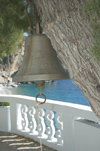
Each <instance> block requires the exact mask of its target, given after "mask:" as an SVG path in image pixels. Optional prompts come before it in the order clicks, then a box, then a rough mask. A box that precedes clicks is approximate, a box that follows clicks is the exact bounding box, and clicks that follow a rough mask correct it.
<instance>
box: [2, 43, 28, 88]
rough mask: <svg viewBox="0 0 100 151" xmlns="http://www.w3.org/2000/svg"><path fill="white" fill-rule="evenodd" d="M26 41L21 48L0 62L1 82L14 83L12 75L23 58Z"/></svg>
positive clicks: (5, 83) (3, 83)
mask: <svg viewBox="0 0 100 151" xmlns="http://www.w3.org/2000/svg"><path fill="white" fill-rule="evenodd" d="M24 43H25V42H23V44H22V46H21V48H20V49H19V50H18V51H17V52H16V53H14V54H12V55H9V56H7V57H5V58H4V59H2V60H1V61H2V63H1V64H0V84H2V85H4V86H6V85H12V84H13V83H12V75H13V74H14V73H15V72H16V71H17V70H18V68H19V67H20V65H21V62H22V60H23V55H24Z"/></svg>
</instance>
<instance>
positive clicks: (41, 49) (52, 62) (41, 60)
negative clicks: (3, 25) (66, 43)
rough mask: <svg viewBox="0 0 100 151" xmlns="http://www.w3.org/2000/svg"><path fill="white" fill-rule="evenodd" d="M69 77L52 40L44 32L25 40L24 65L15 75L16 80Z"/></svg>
mask: <svg viewBox="0 0 100 151" xmlns="http://www.w3.org/2000/svg"><path fill="white" fill-rule="evenodd" d="M64 79H69V74H68V73H67V72H65V71H64V69H63V68H62V66H61V65H60V63H59V60H58V58H57V55H56V52H55V50H54V49H53V47H52V45H51V42H50V40H49V39H48V38H47V36H46V35H44V34H35V35H30V36H28V37H27V38H26V41H25V54H24V59H23V62H22V65H21V66H20V68H19V70H18V72H17V74H16V75H15V76H14V78H13V81H14V82H29V81H49V80H64Z"/></svg>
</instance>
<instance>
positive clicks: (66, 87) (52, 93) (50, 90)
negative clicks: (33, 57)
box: [9, 79, 89, 106]
mask: <svg viewBox="0 0 100 151" xmlns="http://www.w3.org/2000/svg"><path fill="white" fill-rule="evenodd" d="M9 89H10V91H11V93H12V94H15V95H24V96H31V97H36V96H37V94H38V89H37V88H36V87H35V84H20V85H18V87H13V88H9ZM42 94H44V95H45V96H46V98H47V99H50V100H54V101H62V102H70V103H75V104H81V105H86V106H89V104H88V102H87V100H86V99H85V98H84V96H83V95H82V93H81V91H80V90H79V89H78V88H77V86H76V85H75V84H73V83H72V80H71V79H70V80H58V81H54V82H45V87H44V88H43V90H42Z"/></svg>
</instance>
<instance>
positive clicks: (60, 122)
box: [55, 113, 63, 144]
mask: <svg viewBox="0 0 100 151" xmlns="http://www.w3.org/2000/svg"><path fill="white" fill-rule="evenodd" d="M55 121H56V126H57V128H58V129H59V130H57V131H56V137H57V143H58V144H62V143H63V136H62V134H63V116H62V113H56V115H55Z"/></svg>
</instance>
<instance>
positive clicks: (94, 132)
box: [0, 95, 100, 151]
mask: <svg viewBox="0 0 100 151" xmlns="http://www.w3.org/2000/svg"><path fill="white" fill-rule="evenodd" d="M40 101H42V99H40ZM0 102H10V118H9V119H11V120H10V123H11V130H10V132H13V133H17V134H20V135H23V136H27V137H30V138H33V139H34V140H36V141H38V142H39V136H41V138H42V143H43V144H45V145H47V146H49V147H52V148H54V149H56V150H59V151H94V150H95V151H100V143H99V140H100V125H99V123H100V119H98V118H97V117H96V116H95V114H94V113H93V112H92V111H91V109H90V107H88V106H83V105H77V104H71V103H66V102H59V101H53V100H47V101H46V103H45V104H43V105H41V106H40V109H39V110H38V111H39V112H38V114H37V115H38V119H37V120H36V119H35V118H34V115H35V112H36V108H35V107H36V101H35V98H32V97H26V96H16V95H2V96H0ZM5 122H6V120H5ZM0 123H1V122H0ZM55 125H56V128H55ZM0 129H1V124H0ZM5 131H7V130H6V129H5Z"/></svg>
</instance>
